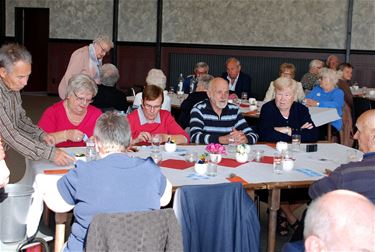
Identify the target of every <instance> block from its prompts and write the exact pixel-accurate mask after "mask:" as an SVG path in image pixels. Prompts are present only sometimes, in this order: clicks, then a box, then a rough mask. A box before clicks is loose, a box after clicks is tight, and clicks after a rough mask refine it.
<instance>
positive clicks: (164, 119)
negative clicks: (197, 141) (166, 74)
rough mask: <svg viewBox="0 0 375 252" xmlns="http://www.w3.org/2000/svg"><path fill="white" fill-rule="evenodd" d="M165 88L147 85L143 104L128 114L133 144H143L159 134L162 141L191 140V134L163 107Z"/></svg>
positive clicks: (184, 141)
mask: <svg viewBox="0 0 375 252" xmlns="http://www.w3.org/2000/svg"><path fill="white" fill-rule="evenodd" d="M163 99H164V96H163V90H162V89H161V88H160V87H158V86H155V85H147V86H146V87H145V89H144V90H143V92H142V105H141V106H140V107H139V108H138V109H136V110H134V111H133V112H131V113H130V114H129V115H128V120H129V124H130V128H131V133H132V139H133V142H132V144H143V143H145V142H149V141H150V140H151V136H152V135H159V136H160V138H161V142H163V143H164V142H167V141H168V140H175V142H176V143H177V144H184V143H188V142H189V141H190V139H189V135H188V134H187V133H186V132H185V131H184V130H183V129H182V128H181V127H180V125H178V124H177V122H176V121H175V119H174V118H173V116H172V114H171V113H170V112H168V111H167V110H163V109H161V107H162V104H163Z"/></svg>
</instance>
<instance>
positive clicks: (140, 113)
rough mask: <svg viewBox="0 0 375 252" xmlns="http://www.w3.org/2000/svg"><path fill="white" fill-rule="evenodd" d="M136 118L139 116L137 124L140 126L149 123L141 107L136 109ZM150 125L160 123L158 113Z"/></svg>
mask: <svg viewBox="0 0 375 252" xmlns="http://www.w3.org/2000/svg"><path fill="white" fill-rule="evenodd" d="M137 111H138V116H139V122H140V124H141V125H145V124H146V123H151V122H149V121H148V120H147V119H146V117H145V114H144V113H143V109H142V106H140V107H139V108H138V109H137ZM152 123H161V120H160V112H159V113H158V115H157V116H156V118H155V120H154V121H153V122H152Z"/></svg>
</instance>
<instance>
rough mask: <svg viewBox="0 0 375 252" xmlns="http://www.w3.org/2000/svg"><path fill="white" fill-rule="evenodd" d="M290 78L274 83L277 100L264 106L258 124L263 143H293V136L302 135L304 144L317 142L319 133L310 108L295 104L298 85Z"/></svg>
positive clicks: (280, 79)
mask: <svg viewBox="0 0 375 252" xmlns="http://www.w3.org/2000/svg"><path fill="white" fill-rule="evenodd" d="M293 82H294V80H292V79H290V78H285V77H280V78H278V79H277V80H275V81H274V86H275V92H276V93H275V99H274V100H272V101H269V102H267V103H266V104H264V105H263V106H262V110H261V112H260V120H259V124H258V128H259V135H260V139H261V141H265V142H278V141H284V142H291V141H292V135H293V134H299V135H301V141H302V142H316V141H317V140H318V137H319V132H318V130H317V129H316V127H315V126H314V123H313V122H312V120H311V117H310V113H309V110H308V108H306V107H305V106H303V105H302V104H300V103H297V102H294V100H295V97H296V85H295V84H294V83H293Z"/></svg>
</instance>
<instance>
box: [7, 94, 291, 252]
mask: <svg viewBox="0 0 375 252" xmlns="http://www.w3.org/2000/svg"><path fill="white" fill-rule="evenodd" d="M22 100H23V107H24V109H25V110H26V113H27V115H28V116H29V117H30V118H31V119H32V120H33V122H34V123H37V122H38V119H39V118H40V116H41V115H42V113H43V111H44V110H45V108H47V107H48V106H50V105H52V104H53V103H55V102H57V101H58V100H59V98H58V97H57V96H46V95H44V96H43V95H39V96H36V95H29V94H23V95H22ZM6 162H7V164H8V166H9V168H10V170H11V177H10V181H11V183H15V182H17V181H18V180H20V179H21V178H22V176H23V174H24V172H25V161H24V158H23V157H22V156H21V155H20V154H18V153H17V152H15V151H13V150H10V151H8V152H7V161H6ZM266 209H267V205H266V204H264V203H261V207H260V221H261V251H266V249H267V227H268V222H267V221H268V215H267V213H266ZM288 239H289V236H284V237H282V236H279V235H278V236H277V249H276V251H280V250H281V247H282V245H283V244H284V243H285V242H287V241H288Z"/></svg>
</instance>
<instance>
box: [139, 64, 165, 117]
mask: <svg viewBox="0 0 375 252" xmlns="http://www.w3.org/2000/svg"><path fill="white" fill-rule="evenodd" d="M166 83H167V77H166V76H165V74H164V73H163V71H162V70H160V69H156V68H152V69H151V70H150V71H149V72H148V74H147V77H146V84H147V85H155V86H158V87H160V88H161V89H163V96H164V98H163V104H162V105H161V109H164V110H167V111H169V112H170V111H171V98H170V97H169V95H168V92H167V91H166V90H164V89H165V85H166ZM141 104H142V92H140V93H138V94H137V95H136V96H135V97H134V102H133V107H135V108H138V107H139V106H141Z"/></svg>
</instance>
